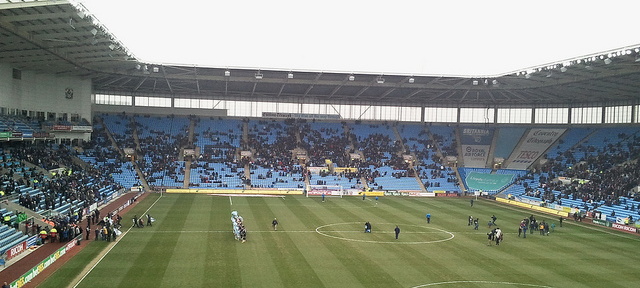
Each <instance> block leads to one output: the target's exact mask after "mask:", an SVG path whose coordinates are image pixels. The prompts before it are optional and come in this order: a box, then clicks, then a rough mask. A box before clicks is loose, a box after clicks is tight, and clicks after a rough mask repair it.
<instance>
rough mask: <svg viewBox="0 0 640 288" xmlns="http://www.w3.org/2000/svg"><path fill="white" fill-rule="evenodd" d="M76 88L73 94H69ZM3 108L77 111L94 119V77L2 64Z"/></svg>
mask: <svg viewBox="0 0 640 288" xmlns="http://www.w3.org/2000/svg"><path fill="white" fill-rule="evenodd" d="M67 88H71V89H72V90H73V95H72V97H68V95H67V94H66V90H67ZM0 107H6V108H9V109H19V110H27V111H38V112H53V113H69V114H72V113H73V114H78V115H79V116H80V117H82V118H85V119H89V120H90V119H91V80H90V79H81V78H79V77H68V76H57V75H51V74H41V73H36V72H34V71H27V70H22V71H21V73H20V79H15V78H14V75H13V67H11V66H9V65H7V64H3V63H0Z"/></svg>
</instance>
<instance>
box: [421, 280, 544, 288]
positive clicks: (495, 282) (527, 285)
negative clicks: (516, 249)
mask: <svg viewBox="0 0 640 288" xmlns="http://www.w3.org/2000/svg"><path fill="white" fill-rule="evenodd" d="M460 283H483V284H503V285H510V286H525V287H539V288H553V287H551V286H545V285H537V284H528V283H514V282H499V281H481V280H462V281H447V282H436V283H429V284H423V285H418V286H413V287H411V288H420V287H429V286H439V285H448V284H460Z"/></svg>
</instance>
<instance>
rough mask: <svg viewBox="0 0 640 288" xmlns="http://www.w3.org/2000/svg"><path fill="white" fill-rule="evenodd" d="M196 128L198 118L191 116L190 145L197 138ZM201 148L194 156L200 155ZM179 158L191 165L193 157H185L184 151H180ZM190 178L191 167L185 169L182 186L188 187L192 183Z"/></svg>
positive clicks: (185, 163) (185, 164) (188, 165)
mask: <svg viewBox="0 0 640 288" xmlns="http://www.w3.org/2000/svg"><path fill="white" fill-rule="evenodd" d="M195 130H196V119H195V118H191V121H190V122H189V136H188V137H189V138H188V141H187V142H188V144H187V145H189V146H193V143H194V141H193V140H194V139H195ZM184 148H185V147H181V149H180V151H183V149H184ZM199 150H200V149H197V150H196V154H195V155H193V157H198V156H199V155H200V153H199ZM178 159H183V160H184V166H185V167H191V160H192V157H189V158H187V159H184V153H180V155H178ZM188 179H191V169H184V181H183V182H182V183H183V184H182V188H185V189H188V188H189V185H190V184H191V181H189V180H188Z"/></svg>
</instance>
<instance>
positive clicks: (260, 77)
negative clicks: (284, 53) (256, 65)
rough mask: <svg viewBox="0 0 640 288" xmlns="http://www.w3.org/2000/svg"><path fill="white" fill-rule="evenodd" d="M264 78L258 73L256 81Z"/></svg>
mask: <svg viewBox="0 0 640 288" xmlns="http://www.w3.org/2000/svg"><path fill="white" fill-rule="evenodd" d="M262 77H264V75H262V74H261V73H260V72H257V73H256V79H257V80H260V79H262Z"/></svg>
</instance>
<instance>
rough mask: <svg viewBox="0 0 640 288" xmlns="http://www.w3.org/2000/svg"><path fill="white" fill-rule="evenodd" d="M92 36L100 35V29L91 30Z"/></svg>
mask: <svg viewBox="0 0 640 288" xmlns="http://www.w3.org/2000/svg"><path fill="white" fill-rule="evenodd" d="M91 34H93V36H96V34H98V29H96V28H93V29H91Z"/></svg>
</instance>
